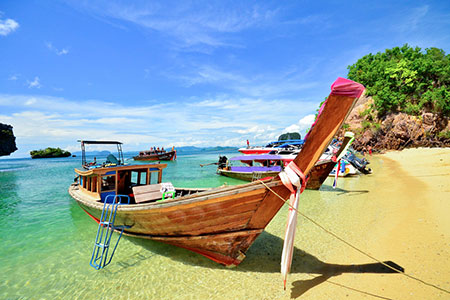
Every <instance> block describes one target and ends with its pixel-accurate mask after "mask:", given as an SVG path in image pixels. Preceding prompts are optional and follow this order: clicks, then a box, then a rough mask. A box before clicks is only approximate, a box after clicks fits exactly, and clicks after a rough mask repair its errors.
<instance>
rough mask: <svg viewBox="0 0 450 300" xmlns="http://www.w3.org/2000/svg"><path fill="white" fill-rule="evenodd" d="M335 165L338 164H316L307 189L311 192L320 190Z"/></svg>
mask: <svg viewBox="0 0 450 300" xmlns="http://www.w3.org/2000/svg"><path fill="white" fill-rule="evenodd" d="M335 165H336V162H335V161H332V160H326V161H319V162H318V163H316V164H315V165H314V167H313V168H312V169H311V172H310V173H309V179H308V183H307V184H306V188H307V189H310V190H318V189H320V187H321V186H322V184H323V183H324V181H325V179H327V178H328V175H329V174H330V172H331V171H332V170H333V168H334V166H335Z"/></svg>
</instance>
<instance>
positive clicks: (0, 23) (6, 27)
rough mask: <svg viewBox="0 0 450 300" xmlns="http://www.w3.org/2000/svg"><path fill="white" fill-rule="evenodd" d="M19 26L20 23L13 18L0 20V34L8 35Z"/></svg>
mask: <svg viewBox="0 0 450 300" xmlns="http://www.w3.org/2000/svg"><path fill="white" fill-rule="evenodd" d="M17 28H19V23H17V22H16V21H14V20H13V19H6V20H0V35H3V36H7V35H8V34H10V33H11V32H14V31H15V30H17Z"/></svg>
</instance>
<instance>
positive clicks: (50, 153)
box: [30, 147, 71, 158]
mask: <svg viewBox="0 0 450 300" xmlns="http://www.w3.org/2000/svg"><path fill="white" fill-rule="evenodd" d="M30 155H31V158H51V157H67V156H70V155H71V153H70V152H69V151H65V150H62V149H60V148H51V147H48V148H46V149H44V150H42V149H41V150H33V151H31V152H30Z"/></svg>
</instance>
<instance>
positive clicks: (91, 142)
mask: <svg viewBox="0 0 450 300" xmlns="http://www.w3.org/2000/svg"><path fill="white" fill-rule="evenodd" d="M78 141H79V142H81V143H83V144H86V145H88V144H93V145H94V144H97V145H122V143H121V142H117V141H86V140H78Z"/></svg>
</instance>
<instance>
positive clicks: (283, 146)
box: [277, 141, 303, 148]
mask: <svg viewBox="0 0 450 300" xmlns="http://www.w3.org/2000/svg"><path fill="white" fill-rule="evenodd" d="M302 145H303V141H301V142H294V143H285V144H283V145H280V146H278V147H277V148H287V147H289V146H302Z"/></svg>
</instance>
